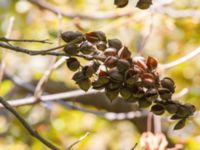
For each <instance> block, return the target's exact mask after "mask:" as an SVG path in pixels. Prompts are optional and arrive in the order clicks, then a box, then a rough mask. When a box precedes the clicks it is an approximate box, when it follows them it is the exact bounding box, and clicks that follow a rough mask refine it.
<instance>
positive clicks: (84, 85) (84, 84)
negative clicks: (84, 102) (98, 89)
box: [77, 78, 91, 91]
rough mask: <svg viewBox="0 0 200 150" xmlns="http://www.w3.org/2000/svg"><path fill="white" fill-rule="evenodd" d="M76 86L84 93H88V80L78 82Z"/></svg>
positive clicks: (89, 85)
mask: <svg viewBox="0 0 200 150" xmlns="http://www.w3.org/2000/svg"><path fill="white" fill-rule="evenodd" d="M77 84H78V86H79V87H80V89H82V90H84V91H88V90H89V88H90V87H91V82H90V80H89V79H88V78H85V79H83V80H81V81H78V82H77Z"/></svg>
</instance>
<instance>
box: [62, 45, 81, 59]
mask: <svg viewBox="0 0 200 150" xmlns="http://www.w3.org/2000/svg"><path fill="white" fill-rule="evenodd" d="M64 51H65V53H66V54H67V55H69V56H73V55H76V54H77V53H78V52H79V49H78V46H77V45H75V44H68V45H66V46H65V47H64Z"/></svg>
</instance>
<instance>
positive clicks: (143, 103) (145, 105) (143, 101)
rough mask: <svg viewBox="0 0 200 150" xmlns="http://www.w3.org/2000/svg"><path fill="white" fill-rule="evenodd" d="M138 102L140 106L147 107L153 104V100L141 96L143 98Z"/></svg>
mask: <svg viewBox="0 0 200 150" xmlns="http://www.w3.org/2000/svg"><path fill="white" fill-rule="evenodd" d="M138 104H139V108H147V107H149V106H151V102H149V101H147V100H146V99H144V98H141V99H140V100H139V101H138Z"/></svg>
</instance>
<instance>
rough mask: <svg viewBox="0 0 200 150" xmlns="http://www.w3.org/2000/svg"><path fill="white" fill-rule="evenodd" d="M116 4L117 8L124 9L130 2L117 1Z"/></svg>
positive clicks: (124, 0)
mask: <svg viewBox="0 0 200 150" xmlns="http://www.w3.org/2000/svg"><path fill="white" fill-rule="evenodd" d="M114 4H115V5H116V6H117V7H119V8H122V7H125V6H126V5H127V4H128V0H115V1H114Z"/></svg>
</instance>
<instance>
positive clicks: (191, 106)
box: [184, 103, 196, 115]
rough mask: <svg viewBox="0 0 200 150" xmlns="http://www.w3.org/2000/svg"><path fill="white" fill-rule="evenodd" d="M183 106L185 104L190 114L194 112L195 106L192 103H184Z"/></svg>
mask: <svg viewBox="0 0 200 150" xmlns="http://www.w3.org/2000/svg"><path fill="white" fill-rule="evenodd" d="M184 106H185V107H186V108H187V110H188V111H189V112H190V115H193V114H194V112H195V111H196V108H195V106H194V105H192V104H188V103H186V104H184Z"/></svg>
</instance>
